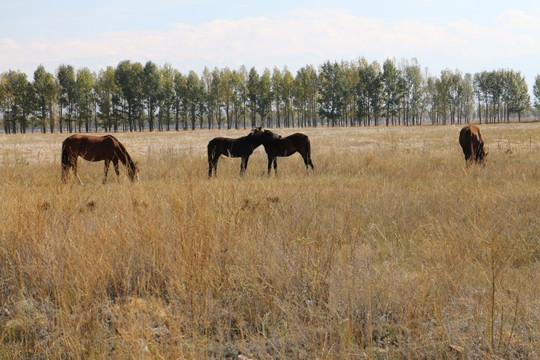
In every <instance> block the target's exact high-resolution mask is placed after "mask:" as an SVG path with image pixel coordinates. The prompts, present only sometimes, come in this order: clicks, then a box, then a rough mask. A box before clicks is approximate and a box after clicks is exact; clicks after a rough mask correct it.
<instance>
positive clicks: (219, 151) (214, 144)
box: [208, 129, 261, 177]
mask: <svg viewBox="0 0 540 360" xmlns="http://www.w3.org/2000/svg"><path fill="white" fill-rule="evenodd" d="M260 145H261V139H260V133H259V132H258V131H256V129H253V130H252V131H251V132H250V133H249V134H248V135H247V136H242V137H240V138H237V139H231V138H225V137H216V138H213V139H212V140H210V142H209V143H208V177H212V169H213V170H214V174H217V163H218V160H219V157H220V156H221V155H225V156H230V157H241V158H242V161H241V163H240V176H242V175H243V174H244V172H245V171H246V168H247V164H248V160H249V156H250V155H251V154H252V153H253V150H255V149H256V148H258V147H259V146H260Z"/></svg>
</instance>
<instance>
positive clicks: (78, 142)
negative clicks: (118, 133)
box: [62, 134, 139, 185]
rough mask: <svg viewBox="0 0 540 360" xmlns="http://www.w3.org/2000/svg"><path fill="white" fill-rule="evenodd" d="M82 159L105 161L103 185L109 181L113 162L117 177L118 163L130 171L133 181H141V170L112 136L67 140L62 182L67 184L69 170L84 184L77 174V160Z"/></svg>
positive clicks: (77, 135)
mask: <svg viewBox="0 0 540 360" xmlns="http://www.w3.org/2000/svg"><path fill="white" fill-rule="evenodd" d="M79 156H80V157H82V158H83V159H85V160H88V161H105V177H104V178H103V183H104V184H105V181H106V180H107V172H108V171H109V164H110V162H111V161H112V163H113V164H114V170H115V171H116V176H117V177H118V178H120V171H119V169H118V161H120V162H122V164H124V165H125V166H126V167H127V169H128V176H129V178H130V179H131V181H134V180H137V181H138V180H139V169H138V167H137V165H136V164H135V163H134V162H133V160H132V159H131V156H129V154H128V152H127V150H126V148H125V147H124V145H123V144H122V143H121V142H120V141H118V139H116V138H115V137H114V136H112V135H105V136H92V135H80V134H75V135H71V136H70V137H68V138H66V139H65V140H64V141H63V142H62V181H63V182H64V183H65V182H67V175H68V171H69V168H72V169H73V173H74V174H75V176H76V177H77V179H79V183H80V184H81V185H82V184H83V182H82V181H81V178H80V177H79V174H78V173H77V159H78V157H79Z"/></svg>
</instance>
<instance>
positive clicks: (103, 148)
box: [62, 134, 119, 161]
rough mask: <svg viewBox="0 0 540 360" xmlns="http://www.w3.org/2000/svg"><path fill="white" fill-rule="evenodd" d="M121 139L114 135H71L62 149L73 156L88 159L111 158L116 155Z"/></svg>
mask: <svg viewBox="0 0 540 360" xmlns="http://www.w3.org/2000/svg"><path fill="white" fill-rule="evenodd" d="M118 144H119V141H118V140H116V138H115V137H114V136H111V135H105V136H94V135H81V134H75V135H71V136H70V137H68V138H67V139H65V140H64V142H63V143H62V149H63V150H65V151H66V152H67V153H68V154H70V155H71V156H75V157H77V156H80V157H82V158H83V159H85V160H88V161H101V160H105V159H111V158H112V157H114V156H115V155H116V149H117V148H118Z"/></svg>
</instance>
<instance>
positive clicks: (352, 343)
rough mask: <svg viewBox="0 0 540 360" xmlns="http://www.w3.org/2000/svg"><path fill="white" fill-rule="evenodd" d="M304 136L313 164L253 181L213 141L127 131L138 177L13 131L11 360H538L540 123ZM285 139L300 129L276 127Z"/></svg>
mask: <svg viewBox="0 0 540 360" xmlns="http://www.w3.org/2000/svg"><path fill="white" fill-rule="evenodd" d="M459 129H460V127H457V126H446V127H442V126H440V127H432V126H422V127H410V128H403V127H399V128H384V127H378V128H377V127H372V128H337V129H328V128H318V129H302V132H304V133H305V134H307V135H308V136H309V137H310V139H311V144H312V151H313V153H312V159H313V163H314V165H315V171H314V172H313V173H311V172H306V170H305V168H304V166H303V162H302V160H301V157H300V156H299V155H293V156H292V157H289V158H278V171H279V174H278V176H274V175H273V174H272V176H271V177H267V176H266V166H267V163H266V155H265V154H264V150H263V148H262V147H260V148H258V149H257V150H256V151H255V153H254V154H253V156H252V157H251V158H250V161H249V164H248V168H247V172H246V175H245V176H244V177H243V178H240V177H239V175H238V172H239V169H240V160H239V159H230V158H223V157H222V158H221V159H220V161H219V164H218V177H217V178H213V179H210V180H208V179H207V178H206V174H207V171H208V166H207V161H206V144H207V143H208V141H209V140H210V139H211V138H213V137H215V136H229V137H237V136H241V135H245V134H247V133H248V130H242V131H232V130H231V131H226V130H222V131H218V130H211V131H208V130H204V131H201V130H198V131H194V132H179V133H176V132H170V133H131V134H130V133H119V134H117V135H116V136H117V137H118V139H119V140H120V141H122V142H123V143H124V144H125V146H126V147H127V149H128V150H129V151H130V154H131V155H132V157H133V158H134V160H136V161H138V163H139V167H140V169H141V174H140V176H141V181H140V182H139V183H134V184H132V183H130V182H129V181H128V179H127V176H126V170H125V168H124V167H122V168H121V171H122V174H121V177H120V181H119V182H118V181H117V180H116V175H115V174H114V171H109V182H108V183H107V184H105V185H102V183H101V179H102V176H103V175H102V174H103V165H102V163H89V162H85V161H83V160H80V166H79V174H80V176H81V179H82V181H83V182H84V183H85V185H84V186H80V185H78V183H77V182H76V180H75V179H74V177H73V175H72V174H71V173H70V182H69V183H68V184H67V185H64V184H62V183H61V182H60V147H61V142H62V140H63V139H64V138H65V137H67V134H52V135H51V134H45V135H43V134H27V135H10V136H7V135H2V136H0V199H1V200H0V216H1V222H0V358H6V359H9V358H37V359H48V358H70V359H71V358H118V359H131V358H137V359H146V358H148V359H155V358H158V359H160V358H164V359H169V358H171V359H172V358H177V359H206V358H215V359H223V358H234V359H236V358H238V355H239V354H242V355H244V356H247V357H249V358H253V359H405V358H407V359H435V358H442V359H460V358H465V359H486V358H492V359H499V358H505V359H537V358H538V357H539V356H540V296H539V294H540V276H539V274H540V123H532V124H509V125H507V124H505V125H484V126H481V129H482V132H483V133H484V136H485V139H486V143H487V146H488V152H489V155H488V160H489V163H488V165H487V166H486V167H477V166H475V167H472V168H469V169H466V168H465V161H464V159H463V155H462V153H461V149H460V148H459V145H458V134H459ZM275 131H276V132H277V133H279V134H283V135H287V134H290V133H292V132H294V131H296V129H281V130H275Z"/></svg>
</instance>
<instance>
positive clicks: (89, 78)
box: [0, 58, 540, 133]
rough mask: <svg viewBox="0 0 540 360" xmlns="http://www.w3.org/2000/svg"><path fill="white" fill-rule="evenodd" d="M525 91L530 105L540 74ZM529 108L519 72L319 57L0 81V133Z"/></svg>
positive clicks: (349, 121) (539, 89) (403, 119)
mask: <svg viewBox="0 0 540 360" xmlns="http://www.w3.org/2000/svg"><path fill="white" fill-rule="evenodd" d="M533 94H534V96H535V105H536V106H539V105H540V76H538V77H537V78H536V82H535V84H534V89H533ZM529 107H530V96H529V91H528V86H527V83H526V81H525V78H524V77H523V76H522V75H521V73H520V72H515V71H513V70H497V71H489V72H488V71H483V72H481V73H476V74H468V73H467V74H463V73H461V72H460V71H459V70H455V71H452V70H444V71H442V72H441V74H440V75H439V76H432V75H430V74H429V72H428V71H427V70H425V69H424V70H423V69H422V68H421V67H420V65H419V63H418V62H417V61H416V60H414V59H413V60H411V61H408V60H403V61H401V62H400V63H399V64H397V63H396V61H395V60H393V59H388V60H386V61H385V62H384V63H383V64H382V66H381V65H380V64H379V63H378V62H376V61H375V62H372V63H368V62H367V61H366V60H365V59H364V58H360V59H358V60H356V61H352V62H341V63H337V62H334V63H332V62H326V63H324V64H322V65H321V66H320V67H319V68H318V69H316V68H315V67H314V66H312V65H308V66H305V67H303V68H301V69H300V70H298V71H297V72H296V74H295V75H293V74H292V73H291V72H290V71H289V70H288V69H287V68H286V67H285V68H283V69H278V68H274V69H273V70H272V71H270V70H269V69H264V71H263V72H262V73H259V72H258V71H257V70H256V69H255V68H251V69H250V70H249V71H248V70H247V69H246V68H245V67H243V66H242V67H240V68H239V69H236V70H231V69H229V68H224V69H218V68H215V69H213V70H210V69H208V68H205V69H204V71H203V72H202V74H201V75H200V76H199V75H198V74H197V73H196V72H194V71H189V72H188V73H187V74H183V73H181V72H180V71H178V70H176V69H174V68H173V67H172V66H171V65H168V64H166V65H164V66H163V67H158V66H157V65H156V64H155V63H153V62H151V61H149V62H147V63H146V64H145V65H144V66H143V65H142V64H141V63H138V62H131V61H129V60H125V61H122V62H120V63H119V64H118V65H117V66H116V68H113V67H110V66H109V67H107V68H106V69H104V70H101V71H99V73H94V72H92V71H90V70H89V69H88V68H81V69H77V70H76V69H75V68H74V67H73V66H71V65H61V66H59V67H58V69H57V70H56V72H55V73H54V74H52V73H50V72H47V71H46V69H45V68H44V67H43V66H41V65H40V66H39V67H38V68H37V69H36V71H35V72H34V76H33V81H30V80H28V78H27V75H26V74H24V73H22V72H20V71H12V70H10V71H8V72H4V73H2V74H1V81H0V113H1V114H2V118H3V127H4V132H6V133H15V132H17V131H21V132H26V131H27V130H28V129H32V130H34V129H40V130H41V131H43V132H46V131H50V132H54V131H55V130H58V131H60V132H63V131H68V132H73V131H79V132H81V131H86V132H89V131H94V130H98V129H100V128H102V129H104V130H106V131H109V132H110V131H118V130H124V131H126V130H129V131H139V130H143V129H148V130H150V131H153V130H160V131H161V130H171V129H175V130H179V129H189V128H191V129H194V128H195V127H201V128H203V127H207V128H212V127H219V128H221V127H226V128H233V127H234V128H239V127H244V128H246V127H248V126H249V127H251V126H256V125H263V126H277V127H281V126H285V127H293V126H298V127H303V126H318V125H327V126H357V125H366V126H367V125H379V124H384V125H386V126H389V125H399V124H403V125H417V124H420V123H422V122H424V121H430V122H432V123H441V124H446V123H451V124H453V123H462V122H468V121H471V120H479V121H480V122H482V121H484V122H494V121H497V122H501V121H509V120H510V117H511V116H514V115H517V116H518V118H519V119H521V114H522V113H523V112H524V111H526V110H527V109H529Z"/></svg>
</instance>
